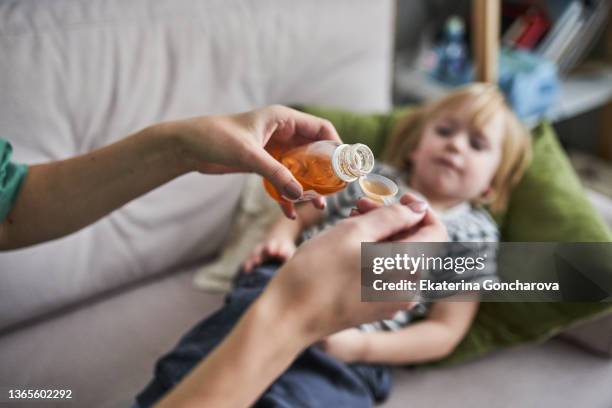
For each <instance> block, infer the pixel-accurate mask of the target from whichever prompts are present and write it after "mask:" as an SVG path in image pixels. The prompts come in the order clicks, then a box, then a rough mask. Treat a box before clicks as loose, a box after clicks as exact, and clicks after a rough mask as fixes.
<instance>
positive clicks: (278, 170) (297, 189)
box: [249, 148, 303, 200]
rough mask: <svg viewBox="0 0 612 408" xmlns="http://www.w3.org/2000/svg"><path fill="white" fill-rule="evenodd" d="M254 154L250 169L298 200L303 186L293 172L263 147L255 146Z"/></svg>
mask: <svg viewBox="0 0 612 408" xmlns="http://www.w3.org/2000/svg"><path fill="white" fill-rule="evenodd" d="M255 149H257V150H255V152H253V154H252V161H251V163H249V166H250V169H251V170H252V171H254V172H255V173H258V174H260V175H262V176H263V177H265V178H266V179H268V181H270V183H272V185H273V186H274V187H275V188H276V190H278V191H279V192H280V193H281V195H283V196H284V197H286V198H288V199H290V200H297V199H298V198H300V197H301V196H302V194H303V190H302V186H301V185H300V183H298V181H297V180H296V179H295V177H293V174H291V172H290V171H289V169H287V168H286V167H285V166H283V165H282V164H281V163H280V162H279V161H278V160H276V159H275V158H274V157H272V156H271V155H270V153H268V152H267V151H265V150H264V149H261V148H255Z"/></svg>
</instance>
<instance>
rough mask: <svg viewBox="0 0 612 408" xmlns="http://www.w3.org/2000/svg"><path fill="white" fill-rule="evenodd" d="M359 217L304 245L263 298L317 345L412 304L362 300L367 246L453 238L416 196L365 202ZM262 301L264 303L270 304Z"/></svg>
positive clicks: (275, 279) (282, 269)
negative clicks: (380, 202) (398, 201)
mask: <svg viewBox="0 0 612 408" xmlns="http://www.w3.org/2000/svg"><path fill="white" fill-rule="evenodd" d="M357 205H358V209H359V211H360V213H361V215H359V216H355V217H351V218H348V219H345V220H343V221H341V222H339V223H338V224H336V226H334V227H333V228H330V229H328V230H326V231H325V232H323V233H321V234H320V235H318V236H317V237H315V238H313V239H311V240H310V241H307V242H306V243H304V244H303V245H302V246H301V247H300V248H299V249H298V250H297V251H296V253H295V254H294V256H293V257H292V258H291V259H290V260H289V261H288V262H287V263H286V264H285V265H284V266H283V267H282V268H281V270H280V271H279V272H278V273H277V275H276V276H275V277H274V278H273V279H272V281H271V282H270V284H269V286H268V288H267V290H266V291H265V292H264V294H263V295H262V298H263V299H266V298H267V299H268V301H272V302H273V304H275V305H277V306H278V307H282V308H284V309H283V310H292V311H294V313H295V314H297V315H298V316H294V317H292V319H293V320H294V321H296V322H302V323H304V325H303V327H302V329H303V335H304V338H309V339H310V340H311V342H314V341H316V340H318V339H320V338H322V337H324V336H326V335H329V334H331V333H335V332H337V331H339V330H341V329H344V328H347V327H353V326H356V325H358V324H360V323H365V322H371V321H376V320H381V319H387V318H391V317H392V316H393V314H394V313H395V312H396V311H398V310H399V309H405V308H407V307H409V306H412V303H411V302H376V303H369V302H361V275H360V273H361V264H360V263H361V243H362V242H382V241H390V240H393V241H397V242H399V241H405V242H416V241H423V242H433V241H444V240H447V233H446V228H445V227H444V225H443V224H442V223H441V222H440V221H439V220H438V219H437V217H436V216H435V215H434V214H433V212H431V211H430V210H429V209H428V207H427V205H426V204H425V203H423V202H422V201H419V200H418V199H416V198H415V197H413V196H409V195H408V196H406V197H405V198H404V197H402V200H401V204H394V205H391V206H385V207H382V208H376V206H375V205H373V203H372V202H371V201H369V200H359V201H358V203H357ZM263 299H262V301H264V300H263Z"/></svg>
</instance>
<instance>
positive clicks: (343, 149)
mask: <svg viewBox="0 0 612 408" xmlns="http://www.w3.org/2000/svg"><path fill="white" fill-rule="evenodd" d="M332 166H333V168H334V172H335V173H336V175H337V176H338V177H339V178H340V179H342V180H343V181H346V182H349V183H350V182H352V181H355V180H357V178H359V177H361V176H365V175H366V174H368V173H370V172H371V171H372V169H373V168H374V153H372V150H370V148H369V147H368V146H366V145H364V144H362V143H355V144H352V145H349V144H342V145H340V146H338V147H337V148H336V150H334V154H333V156H332Z"/></svg>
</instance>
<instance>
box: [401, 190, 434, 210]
mask: <svg viewBox="0 0 612 408" xmlns="http://www.w3.org/2000/svg"><path fill="white" fill-rule="evenodd" d="M400 203H401V204H403V205H407V206H408V207H410V209H411V210H413V211H415V212H425V211H426V210H427V209H428V208H429V204H428V203H427V201H424V200H422V199H421V198H419V197H418V196H417V195H415V194H412V193H405V194H403V195H402V196H401V197H400Z"/></svg>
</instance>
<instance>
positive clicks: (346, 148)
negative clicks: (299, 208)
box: [264, 140, 374, 201]
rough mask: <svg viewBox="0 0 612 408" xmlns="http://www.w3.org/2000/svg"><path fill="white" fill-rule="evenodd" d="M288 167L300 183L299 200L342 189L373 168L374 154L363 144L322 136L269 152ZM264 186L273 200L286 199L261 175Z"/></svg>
mask: <svg viewBox="0 0 612 408" xmlns="http://www.w3.org/2000/svg"><path fill="white" fill-rule="evenodd" d="M270 154H271V155H272V156H273V157H274V158H275V159H277V160H278V161H279V162H281V164H282V165H283V166H285V167H287V168H288V169H289V171H291V173H292V174H293V175H294V176H295V178H296V179H297V181H298V182H299V183H300V184H301V185H302V188H303V189H304V194H303V196H302V197H301V198H300V200H299V201H305V200H311V199H313V198H315V197H317V196H320V195H327V194H332V193H335V192H336V191H339V190H342V189H343V188H344V187H346V186H347V184H348V183H350V182H352V181H355V180H357V179H358V178H359V177H362V176H365V175H366V174H368V173H369V172H371V171H372V169H373V168H374V154H373V153H372V151H371V150H370V148H369V147H368V146H366V145H364V144H361V143H356V144H340V143H338V142H334V141H329V140H321V141H318V142H314V143H310V144H307V145H303V146H300V147H296V148H294V149H291V150H287V151H284V152H278V151H277V152H274V151H272V152H270ZM264 187H265V188H266V191H267V192H268V194H269V195H270V196H271V197H272V198H274V199H275V200H276V201H285V200H286V199H285V198H284V197H282V196H281V194H279V192H278V191H277V190H276V188H274V186H273V185H272V184H271V183H270V182H269V181H267V180H265V179H264Z"/></svg>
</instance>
